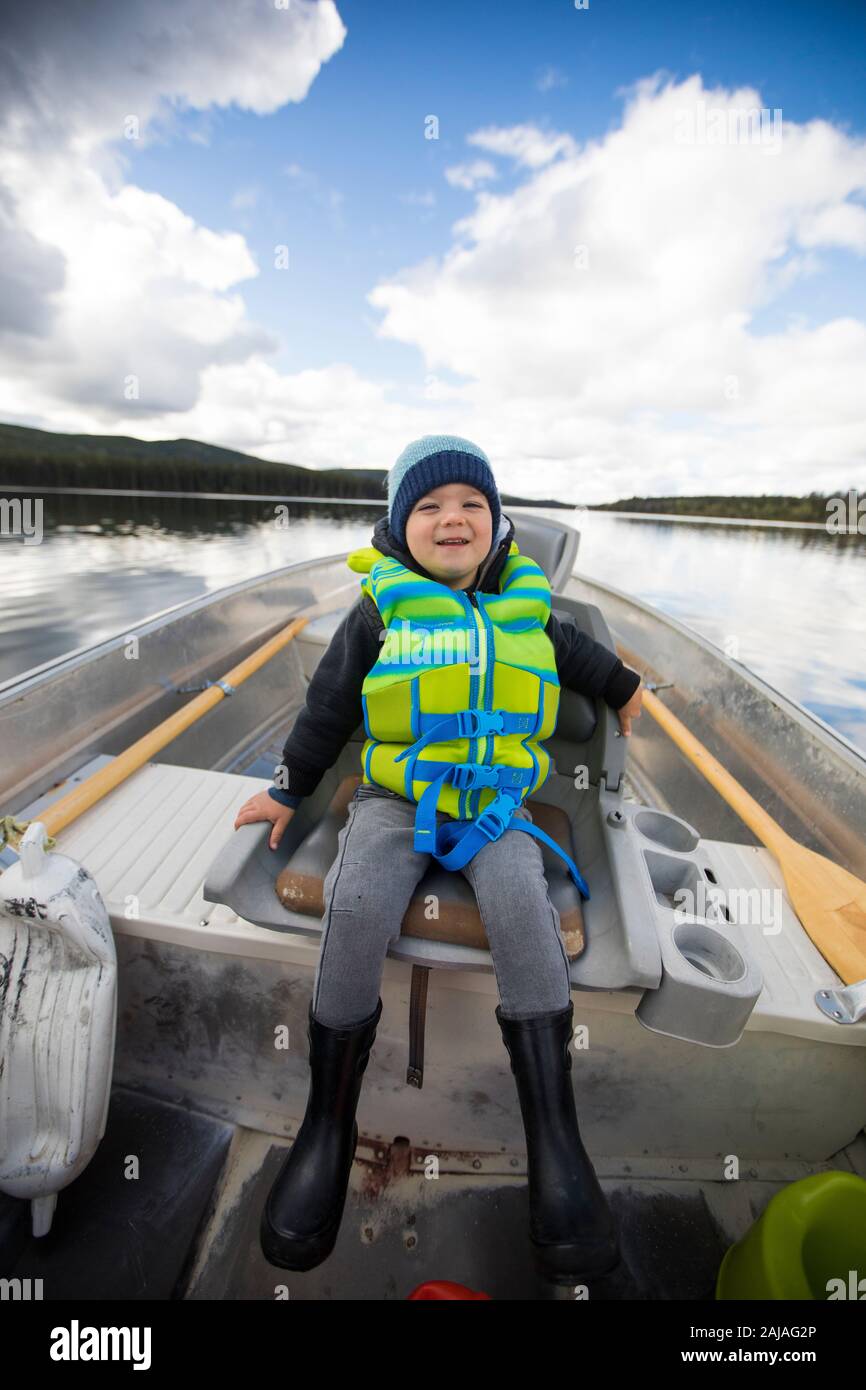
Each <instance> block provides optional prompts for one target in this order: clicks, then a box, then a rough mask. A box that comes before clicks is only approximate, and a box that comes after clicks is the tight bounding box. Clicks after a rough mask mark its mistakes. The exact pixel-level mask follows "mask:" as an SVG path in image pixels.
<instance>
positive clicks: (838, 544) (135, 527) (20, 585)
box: [0, 494, 866, 748]
mask: <svg viewBox="0 0 866 1390" xmlns="http://www.w3.org/2000/svg"><path fill="white" fill-rule="evenodd" d="M43 498H44V501H43V524H44V540H43V543H42V544H41V545H27V546H25V545H24V544H22V543H21V542H20V541H15V540H10V539H4V540H2V541H0V603H2V622H0V681H4V680H8V679H10V678H12V677H13V676H16V675H19V674H20V673H21V672H23V671H26V670H30V669H31V668H33V667H35V666H38V665H41V664H42V663H43V662H45V661H49V660H51V659H52V658H54V657H57V656H60V655H64V654H66V653H68V652H70V651H72V650H75V649H77V648H79V647H83V646H89V645H90V644H91V643H92V642H95V641H99V640H102V639H104V638H106V637H111V636H115V635H116V634H118V633H122V632H125V631H127V630H128V629H129V628H130V627H131V626H132V625H133V624H134V623H137V622H140V621H142V620H143V619H145V618H148V617H150V616H152V615H153V614H155V613H158V612H161V611H163V610H164V609H166V608H170V607H173V606H174V605H176V604H179V603H183V602H185V601H187V600H188V599H191V598H195V597H197V596H199V595H201V594H204V593H209V592H212V591H214V590H216V589H220V588H223V587H225V586H226V585H228V584H234V583H237V582H238V581H240V580H242V579H246V578H251V577H253V576H254V575H260V574H264V573H266V572H268V571H269V570H275V569H280V568H282V567H283V566H285V565H289V564H293V563H296V562H297V561H300V560H305V559H311V558H313V557H315V556H321V555H328V554H338V553H342V552H344V551H346V550H349V549H352V548H353V547H355V546H359V545H367V544H369V542H370V537H371V531H372V527H373V523H374V522H375V521H376V519H377V518H378V517H379V516H381V515H382V514H383V512H384V511H385V504H384V503H374V504H371V505H369V506H351V507H347V506H345V505H340V504H338V503H311V502H303V501H302V502H292V503H287V504H282V505H284V506H285V508H286V513H285V514H286V515H287V517H288V523H289V524H288V527H287V528H283V527H281V526H280V525H278V524H277V517H278V516H281V515H283V513H278V512H277V510H276V507H277V505H278V504H276V503H274V502H262V501H235V500H231V499H226V498H223V499H213V498H202V497H198V498H189V499H184V498H173V497H166V498H154V497H147V498H130V497H105V496H99V497H94V496H80V495H69V494H63V495H58V494H43ZM542 514H544V513H542ZM549 515H551V516H553V517H556V518H558V519H560V520H566V521H568V522H570V523H571V524H573V525H575V526H576V527H577V528H578V529H579V530H580V532H581V544H580V551H579V553H578V563H577V568H578V571H579V572H580V573H581V574H584V575H586V576H587V577H588V578H590V579H598V580H601V581H602V582H604V583H609V584H612V585H614V586H615V587H616V588H618V589H623V590H625V591H626V592H627V593H633V594H636V595H637V596H638V597H640V598H641V599H643V600H644V601H645V602H646V603H649V604H651V605H652V606H654V607H657V608H660V609H661V610H662V611H663V612H665V613H669V614H671V615H672V616H674V617H676V618H677V619H679V621H680V622H683V623H685V624H686V625H687V626H689V627H691V628H693V629H694V630H695V631H697V632H699V633H701V635H702V636H704V637H706V638H707V639H708V640H709V641H711V642H713V643H715V644H716V645H717V646H719V647H721V648H722V650H724V651H727V652H728V654H729V655H731V656H733V657H735V658H736V659H738V660H740V661H742V662H743V663H744V664H745V665H746V666H748V667H750V668H751V669H752V670H754V671H756V672H757V673H758V674H759V675H761V676H762V677H763V678H764V679H765V680H766V681H768V682H769V683H770V684H771V685H773V686H775V687H777V688H778V689H779V690H782V691H784V693H785V694H787V695H789V696H790V697H791V698H793V699H795V700H797V701H798V702H799V703H800V704H802V705H804V706H805V707H806V708H807V709H810V710H812V711H813V712H814V713H815V714H817V715H818V716H819V717H820V718H822V719H824V720H825V721H826V722H827V723H828V724H830V725H831V726H832V727H834V728H836V729H838V730H839V731H840V732H841V733H842V734H844V735H845V737H847V738H849V739H850V740H851V741H852V742H853V743H856V744H857V745H858V746H861V747H864V748H866V614H864V605H863V595H864V593H866V544H864V541H863V538H861V537H856V536H831V535H828V534H827V533H826V532H825V531H824V530H807V529H800V528H793V527H785V528H780V529H775V528H767V527H753V526H744V525H742V524H726V525H723V526H715V525H706V524H703V523H699V522H685V521H679V520H678V521H668V520H664V519H662V518H659V517H653V518H651V519H645V520H643V519H642V520H637V519H633V518H629V517H625V516H622V515H617V514H615V513H610V512H585V511H580V512H563V511H559V510H556V509H554V510H551V511H550V513H549ZM671 678H672V679H675V678H676V673H675V672H674V673H671Z"/></svg>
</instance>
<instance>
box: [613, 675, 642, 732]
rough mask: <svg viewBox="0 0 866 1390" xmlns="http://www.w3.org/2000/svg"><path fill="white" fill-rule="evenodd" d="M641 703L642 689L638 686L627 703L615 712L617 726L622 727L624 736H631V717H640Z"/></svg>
mask: <svg viewBox="0 0 866 1390" xmlns="http://www.w3.org/2000/svg"><path fill="white" fill-rule="evenodd" d="M642 704H643V691H642V689H641V687H640V686H638V688H637V690H636V691H635V692H634V694H633V695H632V697H631V699H630V700H629V701H628V704H625V705H623V706H622V708H621V709H618V710H617V712H616V717H617V719H618V720H619V727H620V728H621V729H622V732H623V733H624V735H625V737H626V738H631V721H632V720H633V719H640V715H641V705H642Z"/></svg>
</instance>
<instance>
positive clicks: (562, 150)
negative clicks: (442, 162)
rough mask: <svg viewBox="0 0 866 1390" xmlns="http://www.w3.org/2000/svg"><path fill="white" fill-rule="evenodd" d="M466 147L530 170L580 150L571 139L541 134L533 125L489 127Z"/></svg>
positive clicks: (548, 132)
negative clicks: (477, 149) (510, 161)
mask: <svg viewBox="0 0 866 1390" xmlns="http://www.w3.org/2000/svg"><path fill="white" fill-rule="evenodd" d="M466 143H467V144H468V145H477V146H478V147H479V149H482V150H489V151H490V153H491V154H501V155H507V156H508V158H509V159H513V160H514V161H515V163H517V164H525V165H526V166H527V167H528V168H530V169H540V168H542V166H543V165H545V164H549V163H550V162H551V160H553V159H557V158H558V157H559V155H565V154H567V155H573V154H576V152H577V148H578V147H577V145H576V143H575V141H574V140H573V139H572V137H571V136H570V135H566V134H562V133H557V132H550V131H546V130H539V129H538V127H537V126H533V125H513V126H487V127H486V128H485V129H484V130H477V131H475V133H474V134H473V135H467V137H466Z"/></svg>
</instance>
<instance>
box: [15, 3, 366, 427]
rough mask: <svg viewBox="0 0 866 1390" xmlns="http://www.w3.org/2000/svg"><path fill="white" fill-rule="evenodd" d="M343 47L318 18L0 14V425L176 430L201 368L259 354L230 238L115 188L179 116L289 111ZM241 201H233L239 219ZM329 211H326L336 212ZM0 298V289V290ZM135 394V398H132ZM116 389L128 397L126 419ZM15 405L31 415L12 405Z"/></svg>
mask: <svg viewBox="0 0 866 1390" xmlns="http://www.w3.org/2000/svg"><path fill="white" fill-rule="evenodd" d="M345 32H346V31H345V29H344V27H343V25H342V22H341V20H340V18H339V15H338V13H337V10H336V8H335V6H334V4H333V3H331V0H320V3H317V4H316V3H312V2H311V0H293V3H292V4H291V6H290V7H289V8H288V9H278V8H276V6H273V5H271V6H267V5H264V6H263V5H260V4H258V3H256V0H234V3H233V4H232V5H220V6H203V5H201V4H198V3H196V0H151V3H149V4H148V5H146V6H139V5H132V6H128V5H117V4H115V3H113V0H95V2H94V3H91V4H89V5H88V6H86V7H82V6H73V5H69V4H66V3H59V0H47V3H44V4H42V5H40V6H34V7H22V6H17V7H14V8H7V9H6V10H5V11H4V45H3V48H2V50H0V265H2V267H3V270H2V272H0V278H2V279H5V280H8V284H9V286H10V288H12V289H13V291H14V292H13V293H12V294H10V295H5V294H4V295H3V296H2V301H0V411H2V413H3V415H4V416H5V417H6V418H7V419H8V418H13V419H21V418H24V417H25V416H28V417H29V418H31V419H32V418H34V416H37V410H35V409H34V406H33V404H32V403H33V402H39V403H40V407H39V409H38V417H37V418H39V419H40V422H44V423H46V424H49V425H51V426H54V427H58V422H59V421H60V420H61V419H63V418H64V417H67V416H69V415H70V414H71V415H75V414H76V408H77V407H80V408H81V413H83V414H84V415H85V418H86V419H88V420H89V427H90V428H93V429H94V430H97V431H98V430H99V428H100V427H102V428H104V429H113V428H114V426H115V423H116V421H117V420H118V418H119V416H124V417H130V418H131V422H132V432H136V429H137V428H138V427H140V425H141V423H142V420H146V419H148V418H155V417H157V416H160V415H163V414H164V413H165V412H166V411H178V412H184V411H186V410H188V409H190V408H191V407H192V406H193V405H194V404H195V402H196V401H197V400H198V399H199V395H200V389H201V374H202V372H203V371H204V369H205V368H207V367H208V366H213V365H217V366H218V365H220V364H224V365H225V364H231V363H238V362H243V361H246V360H247V359H249V358H250V356H251V355H252V354H256V353H259V352H265V351H272V350H274V349H275V348H276V347H277V346H278V341H277V340H276V339H275V338H274V336H273V335H272V334H271V333H269V332H266V331H264V330H263V329H262V328H261V327H259V326H257V325H255V324H252V323H250V322H249V321H248V320H247V317H246V311H245V307H244V302H243V299H242V297H241V295H240V294H239V293H238V292H237V289H236V287H237V286H238V285H239V284H241V283H242V282H243V281H244V280H247V279H249V278H250V277H251V276H254V275H257V274H258V269H257V267H256V265H255V262H254V261H253V258H252V256H251V254H250V252H249V249H248V247H247V245H246V242H245V240H244V238H243V237H242V236H240V235H239V234H237V233H232V232H215V231H212V230H210V229H209V228H207V227H202V226H199V225H197V224H196V223H195V221H194V220H193V219H192V218H191V217H189V216H188V215H187V214H186V213H184V212H182V211H181V209H180V208H178V207H177V206H176V205H175V204H174V203H172V202H171V201H169V200H168V199H166V198H163V197H161V196H160V195H159V194H157V193H151V192H145V191H143V190H142V189H140V188H137V187H136V186H135V185H134V184H132V183H128V182H126V181H125V178H126V172H127V168H128V165H129V162H130V161H129V159H128V157H127V153H126V151H127V149H128V150H130V151H131V150H132V148H133V145H132V143H131V142H130V144H129V145H128V146H125V145H124V141H123V136H124V133H125V132H126V133H127V134H130V133H131V134H133V135H135V136H136V138H137V139H138V140H140V141H141V142H142V143H143V144H146V143H148V142H150V141H152V140H154V139H157V138H164V136H162V135H161V133H162V132H163V131H164V129H165V128H166V127H169V126H170V125H171V122H172V119H173V113H174V112H175V110H178V109H181V108H187V109H189V108H194V109H197V110H201V111H205V110H206V109H207V108H211V107H219V106H227V105H229V104H232V103H234V104H237V105H238V106H241V107H243V108H245V109H247V110H250V111H254V112H257V113H260V114H263V113H267V112H270V111H274V110H276V109H277V108H278V107H279V106H281V105H283V104H284V103H285V102H288V101H300V100H302V99H303V98H304V96H305V95H306V93H307V92H308V90H309V88H310V85H311V83H312V82H313V80H314V78H315V76H316V74H317V72H318V71H319V68H320V67H321V65H322V63H324V62H326V61H327V60H328V58H330V57H331V56H332V54H333V53H334V52H335V51H336V50H337V49H338V48H339V47H340V45H341V43H342V41H343V38H344V36H345ZM254 196H255V190H251V189H250V190H241V191H240V194H239V195H238V196H237V197H236V200H235V201H236V205H237V206H249V205H250V200H251V199H252V198H253V197H254ZM339 196H340V195H336V199H337V201H336V203H335V202H334V195H333V193H332V195H331V206H336V207H338V205H339ZM0 288H3V289H5V288H6V286H5V285H2V284H0ZM131 382H132V383H133V385H132V388H131V387H130V383H131ZM130 389H132V390H135V389H137V390H138V391H139V393H140V394H139V396H138V399H137V402H136V406H135V409H134V411H131V409H130V404H129V392H130ZM28 401H30V402H31V405H30V406H27V405H26V404H25V403H26V402H28Z"/></svg>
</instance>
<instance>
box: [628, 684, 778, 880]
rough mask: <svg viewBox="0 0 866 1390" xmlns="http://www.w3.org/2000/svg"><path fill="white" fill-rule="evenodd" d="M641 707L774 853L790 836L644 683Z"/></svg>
mask: <svg viewBox="0 0 866 1390" xmlns="http://www.w3.org/2000/svg"><path fill="white" fill-rule="evenodd" d="M642 704H643V708H644V709H646V710H647V711H648V713H650V714H651V715H652V717H653V719H655V720H656V722H657V723H658V724H660V725H661V727H662V728H663V729H664V731H665V733H667V734H669V735H670V737H671V738H672V739H673V741H674V743H675V744H676V745H677V747H678V748H681V749H682V751H683V752H684V753H685V755H686V757H687V758H688V759H689V761H690V762H692V763H694V765H695V767H696V768H697V769H698V772H700V773H701V774H702V776H704V777H706V779H707V781H708V782H709V783H710V784H711V785H712V786H714V787H715V789H716V791H717V792H718V793H719V795H720V796H722V797H724V799H725V801H727V803H728V805H729V806H732V807H733V809H734V810H735V811H736V812H737V815H738V816H740V818H741V819H742V820H744V821H745V823H746V825H747V826H748V827H749V829H750V830H753V831H754V832H755V834H756V835H757V837H758V839H759V840H762V841H763V843H764V844H765V845H766V846H767V848H768V849H771V850H773V852H774V853H775V852H776V851H777V850H778V849H780V848H781V847H782V846H783V844H784V843H785V842H787V841H789V840H790V836H789V835H788V834H787V832H786V831H784V830H783V829H782V827H781V826H780V825H777V824H776V822H775V821H774V820H773V818H772V816H770V815H768V814H767V812H766V811H765V810H764V808H763V806H759V805H758V803H757V801H756V800H755V798H754V797H753V796H750V795H749V793H748V792H747V791H746V789H745V787H743V786H741V785H740V783H739V782H738V781H737V779H736V778H735V777H732V776H731V774H730V773H729V772H728V770H727V768H724V767H722V764H721V763H720V762H719V761H718V759H717V758H714V757H713V755H712V753H711V752H710V751H709V749H708V748H705V747H704V745H703V744H702V743H700V742H699V741H698V739H696V738H695V736H694V734H692V733H690V732H689V730H688V729H687V728H686V726H685V725H684V724H681V723H680V721H679V719H677V717H676V715H675V714H672V713H671V711H670V710H669V709H668V707H667V705H663V704H662V702H661V700H659V699H658V697H657V696H656V695H653V693H652V691H650V690H647V689H646V687H644V690H643V701H642Z"/></svg>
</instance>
